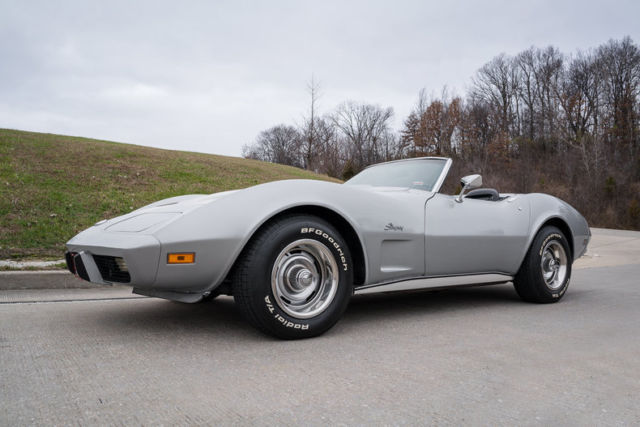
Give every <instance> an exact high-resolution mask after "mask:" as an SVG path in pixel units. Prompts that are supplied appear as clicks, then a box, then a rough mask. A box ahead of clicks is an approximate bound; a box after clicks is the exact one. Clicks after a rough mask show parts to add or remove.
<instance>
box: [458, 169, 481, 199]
mask: <svg viewBox="0 0 640 427" xmlns="http://www.w3.org/2000/svg"><path fill="white" fill-rule="evenodd" d="M460 185H461V186H462V190H460V194H458V197H456V202H458V203H462V196H464V193H465V192H466V191H467V190H473V189H475V188H480V187H482V175H477V174H476V175H467V176H465V177H463V178H462V179H461V180H460Z"/></svg>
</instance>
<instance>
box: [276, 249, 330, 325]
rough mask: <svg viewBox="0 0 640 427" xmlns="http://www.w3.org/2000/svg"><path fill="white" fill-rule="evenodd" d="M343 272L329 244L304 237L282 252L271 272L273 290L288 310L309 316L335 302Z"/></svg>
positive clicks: (277, 301)
mask: <svg viewBox="0 0 640 427" xmlns="http://www.w3.org/2000/svg"><path fill="white" fill-rule="evenodd" d="M339 274H340V272H339V271H338V264H337V263H336V260H335V259H334V257H333V254H332V253H331V251H330V250H329V248H328V247H327V246H325V245H324V244H323V243H321V242H318V241H317V240H312V239H300V240H296V241H295V242H293V243H291V244H289V245H288V246H287V247H285V248H284V249H283V250H282V251H281V252H280V254H278V257H277V258H276V261H275V263H274V264H273V271H272V273H271V290H272V291H273V295H274V297H275V298H274V299H275V302H276V303H277V304H278V306H279V307H280V308H281V309H282V310H283V311H284V312H285V313H287V314H289V315H290V316H293V317H295V318H296V319H309V318H311V317H314V316H317V315H318V314H320V313H322V312H323V311H324V310H326V309H327V307H328V306H329V305H330V304H331V302H332V301H333V298H334V297H335V295H336V291H337V289H338V280H339Z"/></svg>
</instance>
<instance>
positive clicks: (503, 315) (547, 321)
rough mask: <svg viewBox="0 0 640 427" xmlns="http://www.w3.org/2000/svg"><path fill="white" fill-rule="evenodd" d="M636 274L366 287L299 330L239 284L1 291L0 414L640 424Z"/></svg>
mask: <svg viewBox="0 0 640 427" xmlns="http://www.w3.org/2000/svg"><path fill="white" fill-rule="evenodd" d="M626 242H627V243H628V241H626ZM639 242H640V241H639ZM609 246H612V245H609ZM613 246H615V245H613ZM606 248H607V245H605V244H603V245H602V249H601V251H602V253H606ZM592 256H594V257H595V258H600V257H601V256H595V255H592ZM578 267H580V265H578ZM639 277H640V264H628V265H614V266H608V267H590V268H589V267H585V266H584V265H582V268H577V269H576V270H575V271H574V274H573V278H572V283H571V286H570V287H569V291H568V292H567V294H566V295H565V297H564V299H563V300H562V301H561V302H560V303H558V304H551V305H535V304H527V303H523V302H521V301H520V300H519V299H518V297H517V295H516V294H515V292H514V290H513V288H512V286H510V285H498V286H487V287H478V288H465V289H456V290H448V291H440V292H422V293H410V294H406V293H405V294H399V295H392V296H389V295H370V296H360V297H355V298H354V299H353V300H352V303H351V305H350V306H349V308H348V310H347V312H346V314H345V316H344V318H343V319H342V321H341V322H339V323H338V324H337V325H336V327H335V328H333V329H332V330H331V331H329V332H328V333H327V334H325V335H324V336H321V337H318V338H315V339H310V340H305V341H295V342H285V341H277V340H274V339H271V338H269V337H266V336H264V335H262V334H260V333H258V332H255V331H254V330H253V329H252V328H251V327H249V326H248V324H246V323H245V322H244V320H243V319H242V318H241V317H240V315H239V314H238V313H237V312H236V310H235V308H234V306H233V300H232V299H231V298H228V297H222V298H219V299H217V300H215V301H213V302H211V303H208V304H198V305H185V304H179V303H172V302H168V301H163V300H158V299H151V298H143V297H137V296H133V295H131V294H130V292H129V290H128V289H127V288H100V289H56V290H4V291H0V425H3V426H4V425H7V426H14V425H27V424H28V425H33V424H46V425H54V424H62V425H66V424H78V425H87V424H119V425H131V424H143V425H149V424H166V425H174V424H178V425H187V424H189V425H193V424H263V425H266V424H276V423H277V424H304V425H324V424H327V423H330V424H347V425H353V424H378V425H379V424H427V423H428V424H462V423H464V424H483V425H514V424H517V425H549V424H552V425H622V424H631V425H637V424H640V404H639V403H638V402H640V399H639V398H638V396H640V308H639V307H640V279H639ZM0 280H2V279H1V278H0Z"/></svg>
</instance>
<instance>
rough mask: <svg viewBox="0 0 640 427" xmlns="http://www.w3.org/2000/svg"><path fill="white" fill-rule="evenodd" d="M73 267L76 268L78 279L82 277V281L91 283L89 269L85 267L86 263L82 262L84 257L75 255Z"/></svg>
mask: <svg viewBox="0 0 640 427" xmlns="http://www.w3.org/2000/svg"><path fill="white" fill-rule="evenodd" d="M73 265H74V267H75V268H76V274H77V275H78V277H80V278H81V279H82V280H86V281H87V282H90V280H89V273H87V269H86V268H85V266H84V262H82V256H80V254H75V255H74V256H73Z"/></svg>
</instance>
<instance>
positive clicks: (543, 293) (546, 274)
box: [513, 226, 573, 303]
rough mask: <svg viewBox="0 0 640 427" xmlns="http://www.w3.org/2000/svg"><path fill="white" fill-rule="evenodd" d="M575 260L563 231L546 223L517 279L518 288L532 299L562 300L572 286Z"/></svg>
mask: <svg viewBox="0 0 640 427" xmlns="http://www.w3.org/2000/svg"><path fill="white" fill-rule="evenodd" d="M572 262H573V257H572V254H571V250H570V248H569V244H568V242H567V238H566V237H565V235H564V234H563V233H562V231H560V230H559V229H558V228H556V227H552V226H546V227H543V228H542V229H541V230H540V231H539V232H538V234H537V235H536V237H535V238H534V239H533V243H531V247H530V248H529V251H528V252H527V255H526V256H525V258H524V261H523V262H522V266H520V270H519V271H518V274H516V277H515V279H514V281H513V285H514V287H515V288H516V292H517V293H518V295H519V296H520V298H522V299H523V300H525V301H529V302H536V303H551V302H557V301H560V299H561V298H562V296H563V295H564V294H565V292H566V291H567V288H568V287H569V281H570V280H571V265H572ZM563 269H564V270H563Z"/></svg>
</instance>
